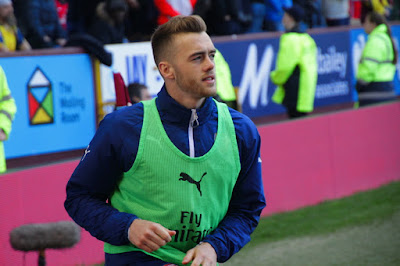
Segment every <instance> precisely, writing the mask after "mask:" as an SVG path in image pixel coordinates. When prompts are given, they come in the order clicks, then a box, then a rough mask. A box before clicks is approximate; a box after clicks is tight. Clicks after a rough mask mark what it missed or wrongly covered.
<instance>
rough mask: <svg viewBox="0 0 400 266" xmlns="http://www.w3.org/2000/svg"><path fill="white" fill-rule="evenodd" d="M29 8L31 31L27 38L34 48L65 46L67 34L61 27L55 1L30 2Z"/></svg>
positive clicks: (37, 0) (34, 0) (40, 0)
mask: <svg viewBox="0 0 400 266" xmlns="http://www.w3.org/2000/svg"><path fill="white" fill-rule="evenodd" d="M28 7H29V10H28V11H27V13H28V17H29V30H28V34H27V36H26V38H27V40H28V42H29V43H30V44H31V46H32V48H34V49H35V48H52V47H60V46H64V45H65V43H66V42H67V33H66V31H65V30H64V29H63V28H62V27H61V24H60V21H59V19H58V15H57V10H56V5H55V2H54V0H30V1H29V4H28Z"/></svg>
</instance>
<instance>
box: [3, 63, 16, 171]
mask: <svg viewBox="0 0 400 266" xmlns="http://www.w3.org/2000/svg"><path fill="white" fill-rule="evenodd" d="M16 111H17V107H16V105H15V101H14V99H13V97H11V91H10V89H9V88H8V83H7V78H6V75H5V73H4V70H3V68H2V67H1V66H0V173H4V172H5V171H6V170H7V167H6V158H5V154H4V145H3V141H5V140H7V139H8V137H9V136H10V132H11V123H12V121H13V119H14V115H15V112H16Z"/></svg>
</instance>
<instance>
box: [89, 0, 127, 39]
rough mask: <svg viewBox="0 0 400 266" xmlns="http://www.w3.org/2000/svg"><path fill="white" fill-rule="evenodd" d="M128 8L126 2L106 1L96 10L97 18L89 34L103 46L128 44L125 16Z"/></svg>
mask: <svg viewBox="0 0 400 266" xmlns="http://www.w3.org/2000/svg"><path fill="white" fill-rule="evenodd" d="M127 10H128V6H127V3H126V1H125V0H105V1H104V2H100V3H99V4H98V5H97V8H96V18H95V19H94V20H93V23H92V25H91V26H90V27H89V29H88V34H90V35H91V36H93V37H95V38H96V39H97V40H99V41H100V42H101V43H102V44H112V43H123V42H126V36H125V25H124V22H125V15H126V12H127Z"/></svg>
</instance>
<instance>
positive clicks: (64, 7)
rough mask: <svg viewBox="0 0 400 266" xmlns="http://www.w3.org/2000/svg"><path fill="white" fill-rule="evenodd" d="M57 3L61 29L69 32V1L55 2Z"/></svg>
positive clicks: (57, 0) (59, 0) (56, 0)
mask: <svg viewBox="0 0 400 266" xmlns="http://www.w3.org/2000/svg"><path fill="white" fill-rule="evenodd" d="M54 1H55V3H56V9H57V16H58V20H59V21H60V24H61V27H63V29H64V30H65V31H67V14H68V1H67V0H54Z"/></svg>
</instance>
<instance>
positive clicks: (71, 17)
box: [67, 0, 104, 36]
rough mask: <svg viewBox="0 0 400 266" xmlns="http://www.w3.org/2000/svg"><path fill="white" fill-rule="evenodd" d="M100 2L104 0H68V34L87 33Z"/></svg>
mask: <svg viewBox="0 0 400 266" xmlns="http://www.w3.org/2000/svg"><path fill="white" fill-rule="evenodd" d="M101 2H104V0H85V1H82V0H68V14H67V32H68V36H71V35H73V34H83V33H87V31H88V28H89V27H90V25H92V23H93V21H94V20H95V18H96V7H97V5H98V4H99V3H101Z"/></svg>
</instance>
